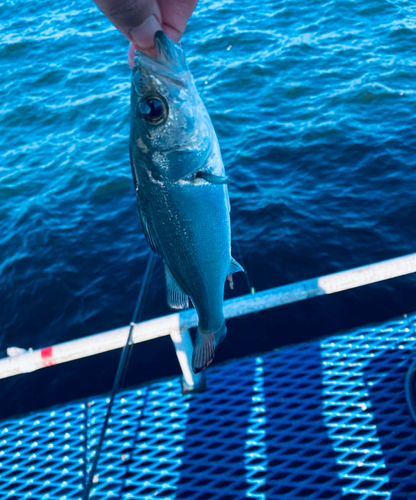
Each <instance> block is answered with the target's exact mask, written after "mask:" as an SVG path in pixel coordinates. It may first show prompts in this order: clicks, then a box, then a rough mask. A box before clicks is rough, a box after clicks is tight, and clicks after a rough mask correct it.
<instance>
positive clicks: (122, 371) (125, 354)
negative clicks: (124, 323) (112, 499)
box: [82, 252, 154, 500]
mask: <svg viewBox="0 0 416 500" xmlns="http://www.w3.org/2000/svg"><path fill="white" fill-rule="evenodd" d="M153 257H154V255H153V252H151V253H150V256H149V260H148V261H147V267H146V272H145V274H144V278H143V282H142V286H141V288H140V293H139V296H138V298H137V302H136V307H135V308H134V313H133V318H132V321H131V323H130V329H129V334H128V337H127V341H126V344H125V345H124V347H123V350H122V352H121V356H120V361H119V363H118V368H117V373H116V376H115V379H114V383H113V389H112V391H111V397H110V402H109V403H108V408H107V413H106V415H105V419H104V423H103V427H102V429H101V435H100V440H99V442H98V446H97V451H96V453H95V455H94V461H93V464H92V467H91V471H90V473H89V476H88V483H87V486H86V487H85V490H84V495H83V497H82V498H83V500H88V499H89V496H90V492H91V488H92V485H93V483H97V482H98V481H97V480H94V478H95V473H96V470H97V465H98V460H99V458H100V453H101V448H102V446H103V442H104V437H105V433H106V431H107V427H108V421H109V418H110V413H111V410H112V407H113V403H114V398H115V396H116V394H117V392H118V389H119V387H120V381H122V382H123V381H124V377H125V375H126V371H127V367H128V364H129V361H130V354H131V350H132V347H133V345H134V344H133V329H134V325H135V323H137V321H138V319H139V318H138V317H139V312H140V314H141V310H142V303H143V298H144V295H145V292H146V289H147V284H148V282H149V276H150V275H151V272H153V265H154V263H153Z"/></svg>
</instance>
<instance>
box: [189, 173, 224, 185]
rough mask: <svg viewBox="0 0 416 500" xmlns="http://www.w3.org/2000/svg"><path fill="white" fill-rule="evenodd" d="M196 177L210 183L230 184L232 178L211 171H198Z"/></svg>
mask: <svg viewBox="0 0 416 500" xmlns="http://www.w3.org/2000/svg"><path fill="white" fill-rule="evenodd" d="M196 177H197V178H198V177H199V178H200V179H204V180H206V181H207V182H209V183H210V184H229V183H230V179H229V178H228V177H227V176H226V175H215V174H210V173H209V172H197V174H196Z"/></svg>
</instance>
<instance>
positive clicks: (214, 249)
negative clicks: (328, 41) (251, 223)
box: [130, 31, 243, 373]
mask: <svg viewBox="0 0 416 500" xmlns="http://www.w3.org/2000/svg"><path fill="white" fill-rule="evenodd" d="M155 47H156V51H157V58H152V57H150V56H148V55H146V54H142V53H137V56H136V58H135V63H134V68H133V76H132V90H131V128H130V157H131V165H132V172H133V179H134V184H135V189H136V196H137V203H138V209H139V216H140V222H141V225H142V228H143V231H144V233H145V236H146V239H147V241H148V242H149V244H150V246H151V248H152V250H153V251H154V252H156V253H157V254H158V255H160V256H161V257H162V258H163V261H164V265H165V275H166V287H167V302H168V304H169V306H170V307H172V308H173V309H184V308H186V307H188V304H189V298H190V299H191V300H192V303H193V304H194V306H195V309H196V311H197V313H198V329H197V335H196V341H195V348H194V354H193V358H192V368H193V370H194V372H195V373H197V372H200V371H202V370H204V369H205V368H206V367H207V366H208V365H209V364H210V363H211V361H212V360H213V357H214V351H215V348H216V346H217V345H218V344H219V343H220V342H222V341H223V340H224V337H225V335H226V332H227V329H226V326H225V319H224V314H223V295H224V283H225V279H226V277H227V275H229V274H232V273H235V272H237V271H243V268H242V267H241V266H240V265H239V264H238V263H237V262H236V261H235V260H234V259H233V258H232V257H231V236H230V202H229V196H228V188H227V183H228V178H227V176H226V175H225V171H224V165H223V163H222V159H221V154H220V149H219V146H218V140H217V137H216V135H215V131H214V128H213V126H212V123H211V120H210V118H209V116H208V113H207V110H206V109H205V106H204V104H203V103H202V101H201V98H200V97H199V94H198V92H197V90H196V87H195V83H194V81H193V78H192V75H191V74H190V72H189V70H188V68H187V65H186V61H185V56H184V54H183V52H182V49H181V48H180V47H179V46H178V45H176V44H174V43H173V42H172V41H171V40H170V39H169V38H168V37H167V36H166V35H164V34H163V33H162V32H161V31H158V32H157V33H156V35H155Z"/></svg>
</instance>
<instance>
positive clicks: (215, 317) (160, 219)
mask: <svg viewBox="0 0 416 500" xmlns="http://www.w3.org/2000/svg"><path fill="white" fill-rule="evenodd" d="M227 200H228V191H227V188H226V186H224V185H211V184H207V183H204V184H200V185H192V184H185V185H167V186H165V188H164V189H159V190H158V193H157V195H156V193H154V196H152V201H151V218H152V226H153V228H154V231H155V233H156V237H157V240H158V241H159V245H160V250H161V253H162V257H163V259H164V261H165V264H166V265H167V266H168V267H169V270H170V272H171V273H172V275H173V277H174V278H175V280H176V281H177V283H178V284H179V286H180V287H181V288H182V290H183V291H184V292H185V293H186V294H187V295H189V297H190V298H191V300H192V302H193V304H194V306H195V308H196V310H197V312H198V316H199V326H200V328H201V329H203V330H207V331H211V330H215V329H218V328H219V327H220V326H221V325H222V324H223V322H224V316H223V312H222V309H223V295H224V282H225V278H226V276H227V274H228V269H229V265H230V245H231V243H230V241H231V239H230V217H229V210H228V203H227ZM149 208H150V207H149ZM149 215H150V214H149Z"/></svg>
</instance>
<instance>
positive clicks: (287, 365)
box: [0, 315, 416, 500]
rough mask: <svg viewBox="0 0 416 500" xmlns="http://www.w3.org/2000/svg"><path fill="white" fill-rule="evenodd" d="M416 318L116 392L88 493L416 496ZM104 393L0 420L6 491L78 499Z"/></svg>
mask: <svg viewBox="0 0 416 500" xmlns="http://www.w3.org/2000/svg"><path fill="white" fill-rule="evenodd" d="M415 326H416V316H415V315H412V316H409V317H406V318H403V319H400V320H397V321H394V322H390V323H388V324H384V325H381V326H377V327H372V328H365V329H358V330H355V331H353V332H350V333H347V334H342V335H337V336H333V337H331V338H327V339H325V340H324V341H320V342H311V343H306V344H300V345H296V346H292V347H288V348H285V349H281V350H278V351H274V352H271V353H267V354H265V355H263V356H254V357H251V358H246V359H243V360H238V361H233V362H230V363H227V364H226V365H223V366H217V367H213V368H211V369H208V370H207V384H208V390H207V391H206V392H204V393H202V394H194V395H186V396H182V388H181V382H180V380H179V379H173V380H170V381H167V382H160V383H155V384H151V385H149V386H148V387H145V388H141V389H136V390H126V391H123V392H122V393H120V394H119V396H118V397H117V398H116V401H115V405H114V409H113V413H112V417H111V419H110V425H109V428H108V430H107V433H106V439H105V442H104V446H103V449H102V452H101V456H100V462H99V466H98V469H97V475H96V477H95V483H94V488H93V490H92V492H91V498H95V499H104V498H105V499H108V498H117V499H147V500H150V499H152V500H153V499H166V500H167V499H173V498H178V499H190V500H193V499H198V500H203V499H210V500H231V499H238V498H247V497H249V498H250V497H251V498H258V499H266V498H270V499H290V500H296V499H309V498H310V499H319V500H324V499H334V500H335V499H343V500H380V499H381V498H392V499H393V498H394V499H406V500H416V425H415V423H414V422H413V420H412V418H411V414H410V411H409V409H408V408H407V403H406V397H405V391H404V380H405V374H406V370H407V368H408V366H409V365H410V363H411V361H412V359H413V357H414V356H416V334H415ZM107 404H108V399H107V398H105V397H97V398H95V399H94V400H91V401H88V402H85V403H78V404H70V405H64V406H61V407H59V408H57V409H54V410H52V411H44V412H40V413H38V414H36V415H30V416H28V417H24V418H19V419H15V420H10V421H8V422H3V423H2V424H1V425H0V486H1V494H2V498H3V497H4V498H8V499H23V498H31V499H36V500H37V499H42V500H46V499H47V500H52V499H59V500H69V499H71V500H73V499H81V497H82V492H83V489H84V486H85V482H86V474H87V472H88V470H89V468H90V467H91V463H92V459H93V456H94V453H95V447H96V446H97V442H98V437H99V433H100V430H101V425H102V422H103V419H104V415H105V411H106V409H107Z"/></svg>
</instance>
